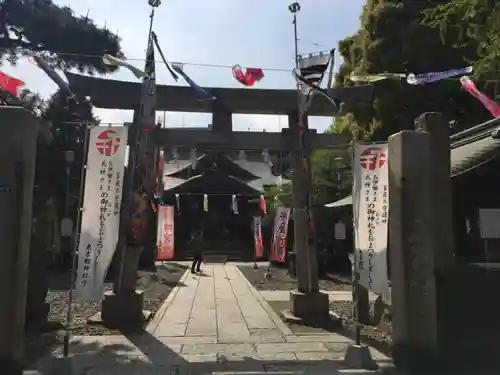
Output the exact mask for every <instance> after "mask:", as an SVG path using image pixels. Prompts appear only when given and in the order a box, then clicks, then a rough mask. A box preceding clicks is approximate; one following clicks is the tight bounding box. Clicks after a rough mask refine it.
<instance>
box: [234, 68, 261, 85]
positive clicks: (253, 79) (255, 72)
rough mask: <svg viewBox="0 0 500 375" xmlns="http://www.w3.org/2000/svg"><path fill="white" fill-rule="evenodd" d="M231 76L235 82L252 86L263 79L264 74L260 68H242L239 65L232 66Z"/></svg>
mask: <svg viewBox="0 0 500 375" xmlns="http://www.w3.org/2000/svg"><path fill="white" fill-rule="evenodd" d="M233 76H234V78H236V80H237V81H238V82H239V83H241V84H242V85H245V86H253V85H254V84H255V83H257V82H259V81H260V80H261V79H262V78H264V72H263V71H262V69H260V68H246V69H245V71H243V68H242V67H241V66H240V65H235V66H233Z"/></svg>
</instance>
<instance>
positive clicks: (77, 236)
mask: <svg viewBox="0 0 500 375" xmlns="http://www.w3.org/2000/svg"><path fill="white" fill-rule="evenodd" d="M89 133H90V124H89V123H88V122H85V137H84V142H83V165H82V172H81V174H80V189H79V194H78V210H77V213H76V223H75V231H74V241H73V249H72V256H73V257H72V262H71V271H70V287H69V291H68V307H67V311H66V332H65V334H64V347H63V355H64V357H67V356H68V354H69V337H70V334H71V326H72V325H73V309H72V308H71V305H72V304H73V289H74V287H75V285H74V283H75V274H76V267H77V263H76V262H77V259H78V256H77V251H78V243H79V241H80V222H81V219H82V210H83V194H84V190H85V174H86V170H87V154H88V150H89Z"/></svg>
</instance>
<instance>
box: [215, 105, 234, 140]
mask: <svg viewBox="0 0 500 375" xmlns="http://www.w3.org/2000/svg"><path fill="white" fill-rule="evenodd" d="M212 130H213V131H217V132H225V133H227V132H232V131H233V114H232V113H231V111H229V110H228V109H227V108H225V107H224V105H222V104H221V103H218V102H217V100H216V101H215V102H214V105H213V108H212Z"/></svg>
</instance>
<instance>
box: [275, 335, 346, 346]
mask: <svg viewBox="0 0 500 375" xmlns="http://www.w3.org/2000/svg"><path fill="white" fill-rule="evenodd" d="M285 339H286V342H324V343H327V342H332V343H348V344H350V343H352V342H353V341H352V340H351V339H349V338H348V337H345V336H342V335H339V334H335V333H333V334H328V335H314V336H302V335H301V336H286V337H285Z"/></svg>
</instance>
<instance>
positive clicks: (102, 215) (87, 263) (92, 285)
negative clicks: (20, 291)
mask: <svg viewBox="0 0 500 375" xmlns="http://www.w3.org/2000/svg"><path fill="white" fill-rule="evenodd" d="M127 134H128V128H127V127H125V126H122V127H108V126H96V127H95V128H93V129H91V130H90V135H89V138H90V141H89V150H88V158H87V174H86V177H85V192H84V199H83V212H82V222H81V230H80V243H79V246H78V268H77V277H76V295H77V297H79V298H88V299H92V300H93V301H100V300H101V299H102V296H103V285H104V278H105V277H106V272H107V271H108V267H109V265H110V264H111V260H112V258H113V254H114V253H115V249H116V245H117V242H118V234H119V225H120V208H121V201H122V189H123V172H124V164H125V149H126V146H127Z"/></svg>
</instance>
